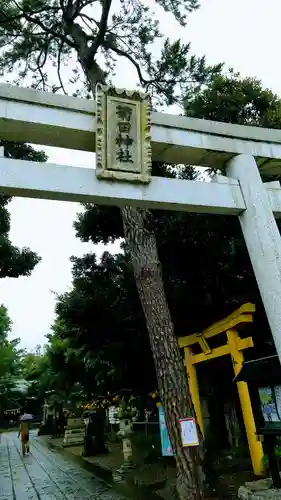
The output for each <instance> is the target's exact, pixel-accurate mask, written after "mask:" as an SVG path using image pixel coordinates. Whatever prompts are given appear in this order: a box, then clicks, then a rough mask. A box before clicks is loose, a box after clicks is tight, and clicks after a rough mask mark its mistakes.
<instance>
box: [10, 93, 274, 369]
mask: <svg viewBox="0 0 281 500" xmlns="http://www.w3.org/2000/svg"><path fill="white" fill-rule="evenodd" d="M0 139H5V140H10V141H24V142H30V143H35V144H40V145H49V146H57V147H64V148H71V149H77V150H84V151H92V152H95V151H96V156H97V168H96V173H95V170H94V169H84V168H83V169H82V168H77V167H73V166H61V165H54V164H48V163H35V162H29V161H23V160H13V159H7V158H4V156H2V158H0V192H1V193H2V194H4V195H8V196H22V197H30V198H45V199H52V200H64V201H76V202H86V201H87V202H92V203H102V204H108V205H118V206H122V205H125V204H131V205H135V206H140V207H147V208H157V209H164V210H180V211H188V212H201V213H210V214H212V213H213V214H228V215H232V216H234V215H235V216H238V217H239V220H240V224H241V228H242V231H243V235H244V238H245V242H246V245H247V248H248V252H249V255H250V258H251V262H252V266H253V269H254V273H255V276H256V280H257V283H258V286H259V290H260V293H261V296H262V300H263V303H264V307H265V311H266V314H267V317H268V321H269V325H270V328H271V332H272V335H273V338H274V342H275V346H276V350H277V353H278V356H279V359H281V331H280V328H281V238H280V234H279V231H278V228H277V225H276V222H275V217H281V188H280V184H279V182H270V183H267V184H263V183H262V180H261V176H260V172H261V173H266V174H269V175H272V176H273V178H274V175H277V174H278V175H279V174H280V169H281V133H280V131H279V130H270V129H264V128H257V127H248V126H242V125H231V124H226V123H218V122H212V121H208V120H198V119H194V118H186V117H182V116H174V115H170V114H163V113H156V112H153V113H150V107H149V104H148V101H147V100H146V99H145V96H141V95H140V94H139V93H137V92H127V91H125V90H122V91H117V90H114V89H102V88H99V89H98V90H97V95H96V99H95V100H83V99H76V98H73V97H67V96H62V95H54V94H51V93H45V92H37V91H34V90H31V89H24V88H20V87H14V86H10V85H3V84H1V85H0ZM151 158H152V159H153V160H157V161H163V162H164V161H165V162H169V163H173V164H179V163H188V164H191V165H198V166H215V167H218V168H222V167H223V168H224V169H225V172H226V176H217V177H216V179H215V182H210V183H208V182H197V181H187V180H177V179H165V178H157V177H151V176H150V163H151Z"/></svg>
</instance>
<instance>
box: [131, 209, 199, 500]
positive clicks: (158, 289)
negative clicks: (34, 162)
mask: <svg viewBox="0 0 281 500" xmlns="http://www.w3.org/2000/svg"><path fill="white" fill-rule="evenodd" d="M122 217H123V225H124V234H125V240H126V243H127V245H128V248H129V251H130V255H131V261H132V265H133V269H134V273H135V278H136V285H137V289H138V293H139V297H140V301H141V304H142V307H143V311H144V314H145V317H146V323H147V329H148V332H149V337H150V344H151V349H152V352H153V357H154V362H155V369H156V374H157V379H158V385H159V390H160V396H161V401H162V403H163V406H164V410H165V416H166V421H167V427H168V430H169V436H170V440H171V444H172V447H173V450H174V453H175V458H176V463H177V489H178V493H179V497H180V499H181V500H198V499H201V498H202V473H201V470H202V469H201V464H202V460H201V457H200V450H199V448H183V447H182V442H181V434H180V427H179V419H180V418H183V417H186V416H193V415H194V410H193V405H192V401H191V398H190V394H189V391H188V384H187V379H186V374H185V369H184V367H183V364H182V360H181V356H180V351H179V348H178V343H177V340H176V338H175V335H174V327H173V323H172V320H171V316H170V311H169V306H168V303H167V299H166V295H165V291H164V284H163V278H162V272H161V265H160V262H159V259H158V252H157V245H156V238H155V234H154V232H153V227H152V223H151V222H152V216H151V213H150V212H149V211H147V210H143V209H139V208H133V207H125V208H123V209H122ZM175 258H176V256H175Z"/></svg>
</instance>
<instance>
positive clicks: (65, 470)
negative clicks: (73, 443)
mask: <svg viewBox="0 0 281 500" xmlns="http://www.w3.org/2000/svg"><path fill="white" fill-rule="evenodd" d="M0 439H1V443H0V500H66V499H67V500H124V499H123V498H122V497H121V496H120V495H118V494H116V493H115V492H114V491H113V490H111V489H110V488H109V487H108V486H107V485H106V484H105V483H103V482H102V481H100V480H99V479H97V478H96V477H95V476H93V475H92V474H91V473H89V472H87V471H85V470H84V469H82V468H80V467H79V466H78V465H76V464H74V463H73V462H71V461H68V460H67V459H66V458H64V457H63V456H61V455H60V454H59V453H57V452H55V451H52V450H49V449H48V448H46V447H45V446H44V443H43V442H42V441H40V438H37V437H36V434H35V433H32V435H31V454H30V455H29V456H25V457H22V455H21V452H20V441H19V439H18V438H17V434H15V433H7V434H5V435H2V437H0Z"/></svg>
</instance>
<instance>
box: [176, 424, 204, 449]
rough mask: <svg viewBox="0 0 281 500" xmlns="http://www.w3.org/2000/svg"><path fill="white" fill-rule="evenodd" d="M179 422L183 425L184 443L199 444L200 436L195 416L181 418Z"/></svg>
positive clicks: (185, 444) (182, 435)
mask: <svg viewBox="0 0 281 500" xmlns="http://www.w3.org/2000/svg"><path fill="white" fill-rule="evenodd" d="M179 422H180V427H181V439H182V445H183V446H184V447H187V446H199V438H198V432H197V426H196V421H195V418H181V419H180V421H179Z"/></svg>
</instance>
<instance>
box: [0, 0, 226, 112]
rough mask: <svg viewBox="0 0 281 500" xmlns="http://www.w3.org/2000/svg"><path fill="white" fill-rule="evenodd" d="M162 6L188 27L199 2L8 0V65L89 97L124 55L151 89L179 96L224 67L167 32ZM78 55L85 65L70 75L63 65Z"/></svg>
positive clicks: (1, 30) (1, 3)
mask: <svg viewBox="0 0 281 500" xmlns="http://www.w3.org/2000/svg"><path fill="white" fill-rule="evenodd" d="M156 6H158V7H159V6H160V8H161V9H163V10H164V11H166V12H168V13H170V14H171V15H172V16H173V17H174V19H175V20H176V21H177V22H178V23H179V24H180V25H181V26H184V25H185V24H186V16H187V14H188V13H189V12H191V11H192V10H194V9H196V8H197V7H198V2H197V0H176V1H175V0H155V1H154V2H151V5H148V3H147V2H145V1H142V0H122V1H121V2H117V1H112V0H106V1H105V2H102V3H100V6H97V2H96V1H95V0H85V1H82V2H80V1H79V2H72V1H71V0H62V1H58V0H48V1H44V2H43V0H28V1H26V0H19V1H18V2H17V3H15V2H14V1H13V0H0V12H1V15H0V42H1V46H2V47H3V50H2V54H1V56H2V57H1V61H0V72H2V74H3V75H4V74H5V75H7V73H9V72H13V71H15V70H16V71H17V74H18V77H17V79H16V82H17V83H21V82H22V81H23V79H24V78H26V76H31V78H32V84H31V85H32V87H33V88H39V87H42V88H43V89H47V88H48V89H50V90H52V91H53V92H57V91H58V90H62V91H64V92H72V93H73V94H74V95H84V96H88V97H89V96H90V94H89V92H90V91H91V90H93V85H95V83H96V82H97V81H104V80H106V79H107V80H110V79H111V78H112V76H113V75H114V71H115V66H116V62H117V61H118V60H120V59H125V60H127V61H129V63H131V65H132V67H134V69H135V71H136V76H137V77H138V79H139V82H140V84H141V86H142V87H143V88H144V89H146V90H148V91H149V92H150V93H151V95H154V96H155V98H157V99H159V100H162V101H163V100H164V101H165V102H167V103H172V102H176V101H177V100H178V99H179V98H180V94H181V91H182V90H183V89H184V90H185V93H186V92H187V90H188V89H190V84H192V86H193V88H197V87H198V85H199V86H200V85H201V83H202V82H204V83H207V82H209V81H210V80H212V78H213V76H214V75H216V74H218V73H220V71H221V67H222V66H221V65H216V66H213V67H212V66H208V65H207V64H206V61H205V58H204V57H200V58H196V57H195V56H189V52H190V46H189V44H187V45H186V44H182V43H181V41H180V39H179V40H176V41H170V40H169V39H167V38H165V37H164V36H163V34H162V33H161V31H160V23H159V20H158V18H157V15H156V14H155V13H154V11H153V8H154V7H156ZM159 42H160V43H161V45H160V47H161V46H162V49H161V48H160V53H159V54H158V57H157V55H155V54H156V52H155V43H157V45H159ZM74 52H75V54H74ZM73 55H75V57H73ZM76 55H78V62H79V64H77V66H76V67H74V68H73V72H72V76H71V78H70V79H69V80H68V81H66V80H65V79H64V76H63V68H64V66H66V65H69V61H73V60H75V59H76ZM50 66H54V67H56V69H57V78H56V79H55V80H56V81H55V82H54V79H52V80H51V79H50V74H49V73H50V72H49V71H48V67H50ZM85 72H86V73H87V78H86V79H85ZM89 76H90V78H89ZM90 79H91V82H90Z"/></svg>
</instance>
